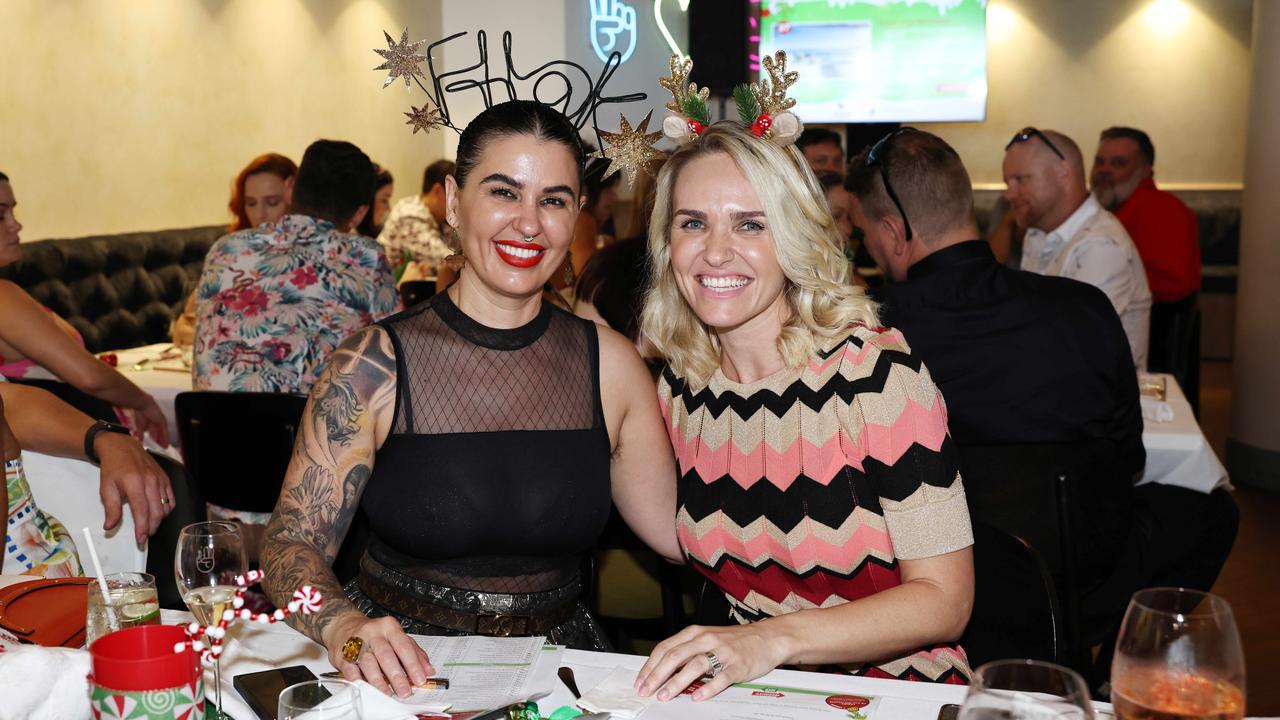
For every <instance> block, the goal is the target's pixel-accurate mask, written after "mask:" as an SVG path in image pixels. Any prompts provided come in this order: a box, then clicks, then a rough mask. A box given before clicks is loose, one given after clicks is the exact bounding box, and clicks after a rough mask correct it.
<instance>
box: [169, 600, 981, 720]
mask: <svg viewBox="0 0 1280 720" xmlns="http://www.w3.org/2000/svg"><path fill="white" fill-rule="evenodd" d="M162 619H163V621H164V622H166V623H178V622H186V621H189V620H190V616H189V615H187V614H186V613H180V612H173V611H168V610H166V611H164V612H163V615H162ZM228 638H229V640H228V642H227V645H226V649H225V651H224V653H223V655H222V702H223V706H224V708H225V709H226V711H227V712H228V713H229V714H230V715H231V716H232V717H233V718H236V720H254V714H253V712H252V711H251V710H249V708H248V706H247V705H245V704H244V702H243V701H242V700H241V699H240V695H239V693H237V692H236V691H235V689H234V688H233V687H232V679H233V678H234V677H235V676H236V675H240V674H242V673H248V672H257V671H259V670H267V669H270V668H277V667H287V666H289V665H306V666H307V667H308V668H310V669H311V671H312V672H313V673H315V674H316V675H319V674H320V673H322V672H327V671H331V670H333V669H334V668H333V666H332V665H330V664H329V661H328V660H327V659H326V658H327V656H326V654H325V651H324V648H322V647H321V646H320V645H317V644H316V643H314V642H311V641H310V640H308V639H307V638H306V637H304V636H303V635H302V634H301V633H298V632H297V631H295V630H293V629H292V628H290V627H288V626H287V625H284V624H283V623H276V624H273V625H256V624H245V623H236V624H235V625H233V626H232V629H231V630H230V631H229V633H228ZM644 660H645V659H644V658H643V657H640V656H638V655H621V654H618V653H599V652H587V651H583V650H566V651H565V654H564V658H563V660H562V664H563V665H567V666H569V667H571V668H573V672H574V676H575V678H576V680H577V684H578V689H579V690H581V691H582V692H586V691H587V690H589V689H590V688H592V687H594V686H595V684H596V683H598V682H599V681H600V680H602V679H603V678H604V676H605V675H607V674H608V673H609V672H610V671H611V670H613V668H614V667H617V666H621V667H626V668H629V669H635V670H638V669H639V668H640V666H641V665H643V664H644ZM205 682H206V684H207V685H208V686H209V687H210V688H212V686H213V673H212V671H207V672H206V673H205ZM757 682H760V683H762V684H776V685H781V686H784V687H798V688H820V689H824V690H826V689H831V690H838V691H841V692H849V693H853V694H862V695H874V696H877V697H880V698H882V700H881V705H880V708H879V710H878V711H877V712H876V717H877V718H880V719H881V720H916V719H918V720H934V718H936V717H937V716H938V708H940V707H942V706H943V705H944V704H946V703H959V702H962V701H963V700H964V696H965V688H963V687H958V686H955V685H934V684H932V683H916V682H905V681H900V680H878V679H872V678H859V677H849V676H844V675H827V674H820V673H808V672H798V671H794V670H775V671H773V672H771V673H769V674H768V675H766V676H765V677H764V678H762V679H761V680H759V681H757ZM210 694H212V691H210ZM573 700H574V698H573V695H572V694H570V692H569V690H568V688H566V687H565V686H564V685H563V684H562V683H561V682H560V681H559V680H558V679H557V680H556V686H555V690H554V691H553V692H552V693H551V695H549V696H547V697H545V698H542V699H540V700H539V701H538V706H539V709H540V710H541V711H542V714H543V715H549V714H551V711H552V710H555V709H556V708H557V707H560V706H562V705H572V704H573ZM671 702H673V703H682V704H685V705H687V706H688V712H687V717H689V718H691V719H693V720H696V718H698V717H699V715H698V712H697V709H698V705H697V704H695V703H693V702H692V701H691V700H689V699H688V698H687V697H681V698H677V699H675V700H672V701H671ZM642 717H643V716H642ZM368 720H384V719H382V718H370V719H368Z"/></svg>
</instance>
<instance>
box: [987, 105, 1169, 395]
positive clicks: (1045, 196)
mask: <svg viewBox="0 0 1280 720" xmlns="http://www.w3.org/2000/svg"><path fill="white" fill-rule="evenodd" d="M1003 170H1004V181H1005V184H1006V185H1007V186H1008V189H1007V190H1005V194H1004V195H1005V199H1007V200H1008V201H1009V204H1010V205H1011V206H1012V207H1013V213H1014V217H1015V218H1016V220H1017V223H1018V225H1019V226H1021V227H1024V228H1026V229H1027V236H1026V240H1025V241H1024V244H1023V249H1022V269H1023V270H1030V271H1032V272H1035V273H1039V274H1041V275H1057V276H1061V277H1068V278H1072V279H1074V280H1080V281H1082V282H1087V283H1089V284H1090V285H1095V286H1097V287H1098V288H1099V289H1101V290H1102V291H1103V292H1104V293H1106V294H1107V298H1108V299H1110V300H1111V304H1112V306H1114V307H1115V310H1116V314H1117V315H1119V316H1120V321H1121V323H1122V324H1123V325H1124V331H1125V335H1126V336H1128V338H1129V349H1130V351H1131V353H1132V355H1133V364H1134V366H1135V367H1137V368H1138V369H1139V370H1145V369H1146V366H1147V340H1148V332H1149V328H1148V325H1149V322H1150V316H1151V291H1150V289H1148V287H1147V276H1146V271H1145V270H1144V269H1143V266H1142V259H1141V258H1140V257H1139V256H1138V251H1137V249H1136V248H1135V247H1134V245H1133V241H1132V240H1131V239H1130V238H1129V234H1128V233H1127V232H1125V229H1124V226H1123V225H1121V224H1120V221H1119V220H1116V218H1115V216H1114V215H1112V214H1111V213H1109V212H1107V210H1105V209H1104V208H1103V207H1102V205H1100V204H1099V203H1098V201H1097V200H1096V199H1095V198H1094V197H1093V196H1092V195H1090V194H1089V190H1088V188H1086V187H1085V171H1084V158H1083V156H1082V155H1081V154H1080V148H1079V146H1078V145H1076V143H1075V141H1073V140H1072V139H1071V138H1069V137H1067V136H1066V135H1063V134H1062V133H1059V132H1055V131H1053V130H1037V129H1036V128H1033V127H1027V128H1023V129H1022V131H1020V132H1018V133H1017V134H1016V135H1014V136H1013V138H1012V139H1011V140H1010V141H1009V143H1008V144H1007V145H1005V155H1004V166H1003Z"/></svg>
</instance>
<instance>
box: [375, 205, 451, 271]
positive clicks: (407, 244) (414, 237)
mask: <svg viewBox="0 0 1280 720" xmlns="http://www.w3.org/2000/svg"><path fill="white" fill-rule="evenodd" d="M441 230H442V228H441V227H440V223H438V222H436V219H435V218H434V217H432V215H431V210H429V209H428V208H427V205H426V203H424V202H422V198H421V196H418V195H411V196H410V197H407V198H402V199H401V200H400V201H399V202H397V203H396V204H395V207H393V208H391V212H390V213H389V214H388V215H387V221H386V222H385V223H383V225H382V233H381V234H379V235H378V242H379V243H381V244H382V247H383V248H384V249H385V250H386V251H387V259H388V260H390V261H391V266H392V267H400V264H401V263H403V262H404V261H405V260H416V261H418V262H420V263H424V264H426V265H427V266H428V267H430V268H436V267H439V265H440V264H441V263H443V262H444V259H445V258H446V257H448V256H450V255H452V254H453V250H450V249H449V245H448V244H447V243H445V241H444V235H443V233H442V232H441Z"/></svg>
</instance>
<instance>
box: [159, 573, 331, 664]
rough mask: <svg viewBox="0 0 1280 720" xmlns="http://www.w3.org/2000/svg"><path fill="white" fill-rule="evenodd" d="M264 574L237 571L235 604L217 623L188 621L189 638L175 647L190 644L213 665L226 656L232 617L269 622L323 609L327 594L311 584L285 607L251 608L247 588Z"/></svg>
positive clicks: (179, 649)
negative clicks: (246, 600)
mask: <svg viewBox="0 0 1280 720" xmlns="http://www.w3.org/2000/svg"><path fill="white" fill-rule="evenodd" d="M264 577H265V575H264V574H263V572H262V571H261V570H250V571H249V572H247V573H245V574H244V575H237V576H236V578H235V583H236V595H235V597H234V598H232V600H231V606H230V607H228V608H227V609H226V610H224V611H223V612H222V617H221V618H219V619H218V622H217V624H215V625H201V624H200V623H198V622H194V621H192V622H190V623H187V626H186V627H185V628H183V629H184V630H185V631H186V633H187V639H186V640H184V641H183V642H180V643H176V644H174V646H173V651H174V652H175V653H182V652H186V651H187V649H188V648H189V649H191V650H193V651H195V652H197V653H200V661H201V662H202V663H204V664H205V665H206V666H210V665H213V664H214V663H215V662H217V660H218V658H219V657H221V656H222V640H223V638H225V637H226V636H227V625H228V624H230V622H231V621H232V620H235V619H237V618H239V619H241V620H245V621H248V622H258V623H263V624H268V623H275V622H280V621H281V620H284V619H285V618H287V617H289V616H290V615H293V614H296V613H301V614H303V615H312V614H314V613H316V612H317V611H319V610H320V605H321V604H322V603H323V602H324V595H322V594H321V593H320V591H319V590H316V589H315V588H313V587H311V586H310V585H303V586H302V587H300V588H298V589H297V590H295V591H294V592H293V599H292V600H290V601H289V604H288V606H287V607H286V608H285V609H283V610H281V609H277V610H276V611H275V612H272V613H255V612H253V611H251V610H249V609H248V608H246V607H245V606H244V592H245V590H247V589H248V588H249V586H250V585H253V584H255V583H258V582H261V581H262V579H263V578H264Z"/></svg>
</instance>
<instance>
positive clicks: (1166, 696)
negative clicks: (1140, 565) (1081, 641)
mask: <svg viewBox="0 0 1280 720" xmlns="http://www.w3.org/2000/svg"><path fill="white" fill-rule="evenodd" d="M1244 677H1245V676H1244V651H1243V649H1242V648H1241V645H1240V632H1239V631H1238V630H1237V629H1236V620H1235V616H1234V615H1232V613H1231V605H1230V604H1228V603H1227V601H1226V600H1223V599H1222V598H1220V597H1218V596H1217V595H1210V594H1209V593H1203V592H1199V591H1197V590H1186V589H1183V588H1152V589H1149V590H1139V591H1138V592H1136V593H1134V594H1133V598H1132V599H1131V600H1130V601H1129V609H1128V610H1127V611H1126V612H1125V615H1124V623H1123V624H1122V625H1121V626H1120V639H1119V641H1118V642H1117V643H1116V655H1115V660H1114V661H1113V662H1112V664H1111V702H1112V703H1113V704H1114V705H1115V709H1116V718H1117V719H1118V720H1187V719H1188V718H1205V719H1206V720H1240V718H1243V717H1244V705H1245V702H1244V698H1245V694H1244Z"/></svg>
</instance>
